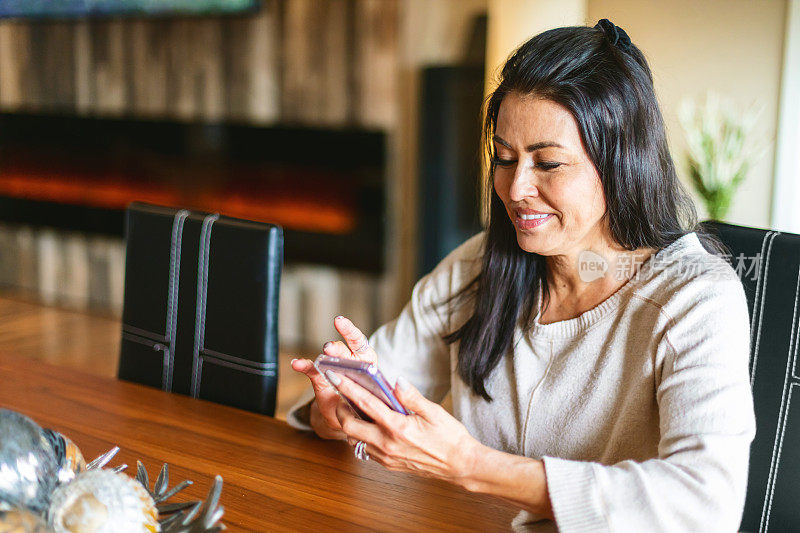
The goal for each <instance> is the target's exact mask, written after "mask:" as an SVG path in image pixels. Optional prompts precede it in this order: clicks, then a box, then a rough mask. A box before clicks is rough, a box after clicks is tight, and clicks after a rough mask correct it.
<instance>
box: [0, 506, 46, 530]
mask: <svg viewBox="0 0 800 533" xmlns="http://www.w3.org/2000/svg"><path fill="white" fill-rule="evenodd" d="M0 531H2V533H50V529H49V528H48V527H47V524H46V523H45V522H44V520H42V519H41V518H40V517H39V515H37V514H35V513H33V512H31V511H28V510H27V509H22V508H20V507H13V508H8V509H5V510H4V509H2V508H1V507H0Z"/></svg>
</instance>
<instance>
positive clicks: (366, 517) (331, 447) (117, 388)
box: [0, 353, 517, 531]
mask: <svg viewBox="0 0 800 533" xmlns="http://www.w3.org/2000/svg"><path fill="white" fill-rule="evenodd" d="M0 407H4V408H8V409H13V410H16V411H19V412H21V413H23V414H25V415H27V416H30V417H31V418H33V419H34V420H35V421H36V422H38V423H39V424H40V425H42V426H43V427H47V428H52V429H56V430H58V431H60V432H62V433H64V434H65V435H67V436H68V437H70V438H71V439H72V440H73V441H74V442H75V443H76V444H77V445H78V447H79V448H80V449H81V450H82V451H83V454H84V455H85V456H86V457H87V458H88V459H91V458H94V457H95V456H97V455H99V454H101V453H103V452H105V451H106V450H108V449H109V448H111V447H112V446H114V445H117V446H119V447H120V448H121V451H120V453H119V455H118V456H117V457H116V458H115V459H114V460H113V461H112V462H111V465H118V464H121V463H126V464H128V465H130V466H129V468H128V469H129V471H132V469H133V468H135V464H136V460H137V459H139V460H141V461H142V462H143V463H144V465H145V467H147V470H148V472H149V473H150V476H151V478H153V477H154V476H155V475H156V474H157V473H158V469H159V468H160V466H161V464H162V463H163V462H167V463H169V465H170V485H174V484H176V483H177V482H179V481H181V480H183V479H190V480H193V481H194V484H193V485H192V486H191V487H189V488H188V489H186V490H185V491H184V492H183V493H182V498H192V499H200V498H203V497H204V496H205V494H206V493H207V491H208V489H209V487H210V486H211V482H212V480H213V477H214V475H215V474H219V475H221V476H222V477H223V479H224V486H223V490H222V499H221V504H222V506H223V507H224V508H225V515H224V517H223V522H224V523H225V525H226V526H227V527H228V529H229V530H231V531H247V530H250V531H308V530H323V531H324V530H334V529H335V530H340V531H361V530H371V531H375V530H380V531H387V530H393V531H439V530H449V531H467V530H470V531H499V530H508V529H509V528H510V523H511V519H512V518H513V517H514V515H515V514H516V512H517V511H516V510H515V509H514V508H513V507H511V506H509V505H507V504H505V503H503V502H501V501H499V500H495V499H492V498H489V497H484V496H480V495H474V494H469V493H467V492H465V491H463V490H461V489H459V488H457V487H454V486H451V485H449V484H447V483H444V482H439V481H434V480H429V479H424V478H419V477H415V476H411V475H406V474H396V473H392V472H389V471H387V470H385V469H383V468H382V467H381V466H380V465H377V464H375V463H372V462H366V463H364V462H360V461H358V460H356V459H355V458H354V457H353V451H352V448H351V447H350V446H348V445H347V444H346V443H343V442H328V441H322V440H319V439H317V438H316V437H314V436H313V435H310V434H306V433H303V432H299V431H296V430H294V429H292V428H290V427H289V426H287V425H286V424H285V423H284V422H280V421H277V420H275V419H272V418H269V417H264V416H260V415H257V414H254V413H249V412H246V411H240V410H238V409H233V408H230V407H225V406H221V405H217V404H213V403H210V402H205V401H202V400H194V399H191V398H189V397H186V396H182V395H178V394H170V393H165V392H162V391H160V390H157V389H152V388H149V387H144V386H141V385H137V384H133V383H126V382H122V381H118V380H114V379H109V378H105V377H101V376H94V375H89V374H85V373H81V372H78V371H76V370H73V369H67V368H63V367H57V366H52V365H50V364H47V363H42V362H39V361H35V360H32V359H30V358H26V357H20V356H16V355H10V354H7V353H0ZM129 473H130V472H129ZM175 499H176V500H180V499H181V498H179V497H176V498H175Z"/></svg>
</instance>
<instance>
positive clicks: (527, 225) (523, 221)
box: [514, 213, 553, 230]
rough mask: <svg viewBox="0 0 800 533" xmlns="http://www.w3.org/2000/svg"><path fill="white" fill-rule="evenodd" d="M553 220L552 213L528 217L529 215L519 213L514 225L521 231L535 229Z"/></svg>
mask: <svg viewBox="0 0 800 533" xmlns="http://www.w3.org/2000/svg"><path fill="white" fill-rule="evenodd" d="M551 218H553V214H552V213H551V214H548V215H546V214H537V215H527V214H521V213H517V216H516V218H515V219H514V224H515V225H516V226H517V227H518V228H519V229H523V230H526V229H533V228H537V227H539V226H541V225H542V224H544V223H545V222H547V221H548V220H550V219H551Z"/></svg>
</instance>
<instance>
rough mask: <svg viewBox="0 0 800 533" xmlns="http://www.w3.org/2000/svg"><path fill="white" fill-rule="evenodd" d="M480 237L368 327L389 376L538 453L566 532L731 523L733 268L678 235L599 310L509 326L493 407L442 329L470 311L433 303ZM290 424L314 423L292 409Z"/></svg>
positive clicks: (521, 522)
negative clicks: (469, 379) (448, 399)
mask: <svg viewBox="0 0 800 533" xmlns="http://www.w3.org/2000/svg"><path fill="white" fill-rule="evenodd" d="M483 238H484V236H483V234H479V235H476V236H475V237H473V238H471V239H470V240H468V241H467V242H465V243H464V244H462V245H461V246H460V247H458V248H457V249H456V250H455V251H453V252H452V253H451V254H450V255H449V256H447V257H446V258H445V259H444V260H443V261H442V262H441V263H440V264H439V265H438V266H437V267H436V269H434V271H433V272H431V273H430V274H428V275H427V276H425V277H424V278H422V279H421V280H420V281H419V282H418V283H417V285H416V286H415V288H414V291H413V294H412V297H411V301H410V302H409V303H408V305H407V306H406V307H405V309H404V310H403V311H402V313H401V314H400V316H399V317H398V318H397V319H396V320H394V321H393V322H390V323H388V324H386V325H384V326H382V327H381V328H380V329H378V330H377V331H376V332H375V333H374V334H373V335H372V337H371V338H370V342H371V343H372V345H373V347H374V348H375V351H376V352H377V353H378V356H379V358H380V359H379V366H380V367H381V369H382V370H383V372H384V373H385V374H387V376H388V377H390V379H396V377H397V376H400V375H403V376H405V377H406V378H407V379H408V380H409V381H410V382H411V383H413V384H414V385H415V386H416V387H418V388H419V390H420V391H421V392H422V393H423V394H424V395H425V396H426V397H427V398H429V399H430V400H433V401H435V402H441V401H442V400H443V399H444V398H445V396H446V395H447V393H448V392H449V393H450V394H451V395H452V403H453V414H454V416H455V417H456V418H458V419H459V420H460V421H461V422H462V423H463V424H464V425H465V426H466V428H467V429H468V430H469V432H470V433H471V434H472V435H473V436H474V437H475V438H476V439H478V440H479V441H480V442H482V443H483V444H486V445H488V446H491V447H493V448H496V449H498V450H503V451H506V452H509V453H513V454H518V455H525V456H528V457H535V458H542V459H543V460H544V463H545V471H546V476H547V484H548V489H549V493H550V500H551V503H552V505H553V511H554V513H555V517H556V525H557V527H558V530H559V531H561V532H564V533H569V532H573V531H575V532H577V531H631V532H644V531H692V532H694V531H702V532H709V531H735V530H736V529H737V528H738V526H739V522H740V520H741V514H742V509H743V506H744V496H745V486H746V483H747V466H748V456H749V447H750V442H751V441H752V439H753V436H754V434H755V417H754V414H753V399H752V394H751V391H750V385H749V379H748V358H749V339H750V335H749V320H748V312H747V303H746V300H745V296H744V291H743V289H742V286H741V283H740V281H739V279H738V277H737V276H736V274H735V272H734V271H733V269H732V268H731V267H730V266H729V265H728V264H727V263H725V262H724V261H723V260H722V259H720V258H718V257H716V256H714V255H711V254H709V253H707V252H706V251H705V250H704V248H703V247H702V245H701V244H700V241H699V240H698V238H697V235H696V234H694V233H690V234H688V235H685V236H684V237H682V238H680V239H679V240H677V241H675V242H674V243H673V244H671V245H670V246H668V247H667V248H665V249H663V250H661V251H660V252H658V253H657V254H655V255H654V256H652V257H651V258H650V259H649V260H648V261H647V262H645V263H644V265H642V267H641V269H640V270H639V272H638V273H637V275H636V277H635V278H634V279H632V280H631V281H629V282H628V283H626V284H625V285H624V286H623V287H622V288H620V289H619V290H618V291H617V292H615V293H614V294H613V295H612V296H610V297H609V298H608V299H606V300H605V301H604V302H602V303H601V304H600V305H598V306H597V307H595V308H594V309H591V310H589V311H587V312H585V313H583V314H582V315H580V316H578V317H577V318H574V319H570V320H564V321H561V322H555V323H551V324H540V323H539V322H538V320H536V321H535V322H534V324H533V325H532V327H529V328H527V329H526V330H523V328H522V327H519V326H518V327H517V329H516V331H515V335H514V343H513V352H511V353H509V354H508V355H507V356H506V357H505V358H504V359H503V360H502V361H501V362H500V364H499V365H498V366H497V367H496V368H495V370H494V371H493V372H492V374H491V375H490V377H489V378H488V380H487V382H486V388H487V391H488V392H489V394H490V395H491V396H492V398H493V401H491V402H486V401H485V400H483V399H482V398H480V397H478V396H476V395H474V394H473V393H472V391H471V390H470V389H469V388H468V387H467V386H466V385H465V384H464V383H463V382H462V381H461V379H460V378H459V377H458V375H457V374H456V372H455V367H456V361H457V355H458V350H457V347H456V346H454V345H453V346H450V345H447V344H445V343H444V341H443V340H442V338H441V337H442V335H443V334H445V333H449V332H451V331H453V330H454V329H455V328H456V327H458V326H460V325H461V324H462V323H463V322H464V321H465V320H466V318H467V317H468V316H469V315H470V313H471V309H468V308H467V306H461V308H456V309H454V310H452V311H448V310H447V308H446V307H442V306H439V305H437V304H439V303H440V302H443V301H444V300H446V299H447V298H448V297H449V296H450V295H452V294H454V293H455V292H457V291H458V290H459V289H460V288H461V287H463V286H464V284H466V283H467V282H468V281H469V280H471V279H472V278H473V277H474V276H475V275H476V274H477V272H478V271H479V269H480V259H481V254H482V249H483ZM537 319H538V314H537ZM520 326H521V324H520ZM307 398H308V397H306V398H304V399H303V400H301V402H298V406H299V405H302V404H303V403H304V402H306V401H307ZM289 422H290V423H291V424H292V425H295V426H296V427H302V428H306V429H308V425H307V424H306V423H304V421H301V420H299V419H298V417H297V416H296V409H295V410H293V411H292V412H291V413H290V416H289ZM537 520H539V517H536V516H534V515H531V514H529V513H524V512H523V513H521V514H520V516H518V517H517V519H515V521H514V525H515V527H519V528H522V529H531V530H553V529H555V528H554V525H553V523H552V522H550V521H541V522H537Z"/></svg>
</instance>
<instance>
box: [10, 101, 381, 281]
mask: <svg viewBox="0 0 800 533" xmlns="http://www.w3.org/2000/svg"><path fill="white" fill-rule="evenodd" d="M385 174H386V136H385V134H384V133H383V132H381V131H378V130H366V129H341V128H339V129H323V128H300V127H289V126H260V125H254V124H246V123H235V122H213V123H211V122H181V121H170V120H145V119H125V118H98V117H88V116H75V115H66V114H42V113H0V221H3V222H7V223H22V224H27V225H33V226H39V227H54V228H57V229H63V230H76V231H81V232H86V233H90V234H91V233H93V234H104V235H112V236H119V235H122V232H123V212H124V209H125V206H126V205H127V204H128V203H129V202H131V201H134V200H138V201H144V202H149V203H156V204H161V205H168V206H178V207H185V208H190V209H198V210H202V211H211V212H219V213H221V214H224V215H228V216H232V217H238V218H245V219H250V220H258V221H265V222H272V223H276V224H279V225H281V226H283V228H284V231H285V257H286V261H287V262H296V263H301V262H302V263H319V264H327V265H334V266H339V267H343V268H348V269H356V270H362V271H367V272H380V271H382V269H383V266H384V258H383V250H384V226H385V204H386V201H385V194H386V193H385V191H386V183H385Z"/></svg>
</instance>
